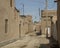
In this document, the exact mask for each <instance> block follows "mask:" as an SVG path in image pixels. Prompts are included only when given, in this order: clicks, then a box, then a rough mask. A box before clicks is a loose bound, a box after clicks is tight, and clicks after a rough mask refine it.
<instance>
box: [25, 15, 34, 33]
mask: <svg viewBox="0 0 60 48" xmlns="http://www.w3.org/2000/svg"><path fill="white" fill-rule="evenodd" d="M26 18H27V20H28V32H33V21H32V16H31V15H27V16H26Z"/></svg>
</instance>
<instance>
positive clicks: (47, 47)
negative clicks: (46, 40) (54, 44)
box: [39, 44, 50, 48]
mask: <svg viewBox="0 0 60 48" xmlns="http://www.w3.org/2000/svg"><path fill="white" fill-rule="evenodd" d="M39 48H50V47H49V44H40V47H39Z"/></svg>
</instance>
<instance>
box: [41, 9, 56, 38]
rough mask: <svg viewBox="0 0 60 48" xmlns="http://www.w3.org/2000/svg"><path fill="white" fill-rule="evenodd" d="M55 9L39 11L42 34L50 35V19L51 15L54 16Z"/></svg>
mask: <svg viewBox="0 0 60 48" xmlns="http://www.w3.org/2000/svg"><path fill="white" fill-rule="evenodd" d="M56 15H57V14H56V10H47V11H46V10H42V11H41V17H42V19H41V30H42V34H44V35H46V36H49V37H50V36H51V21H52V17H53V16H56Z"/></svg>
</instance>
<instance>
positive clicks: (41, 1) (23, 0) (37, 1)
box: [15, 0, 56, 21]
mask: <svg viewBox="0 0 60 48" xmlns="http://www.w3.org/2000/svg"><path fill="white" fill-rule="evenodd" d="M22 4H24V14H25V15H32V17H33V21H35V20H36V21H39V18H40V17H39V11H38V9H39V8H40V10H42V9H44V8H45V0H15V5H16V8H17V9H19V10H20V14H22V13H23V11H22V10H23V6H22ZM48 9H52V10H55V9H56V3H54V0H48Z"/></svg>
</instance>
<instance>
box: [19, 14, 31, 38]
mask: <svg viewBox="0 0 60 48" xmlns="http://www.w3.org/2000/svg"><path fill="white" fill-rule="evenodd" d="M30 17H31V18H30ZM19 30H20V31H19V33H20V37H24V36H25V35H26V34H28V33H29V32H31V31H32V16H28V15H20V24H19Z"/></svg>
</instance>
